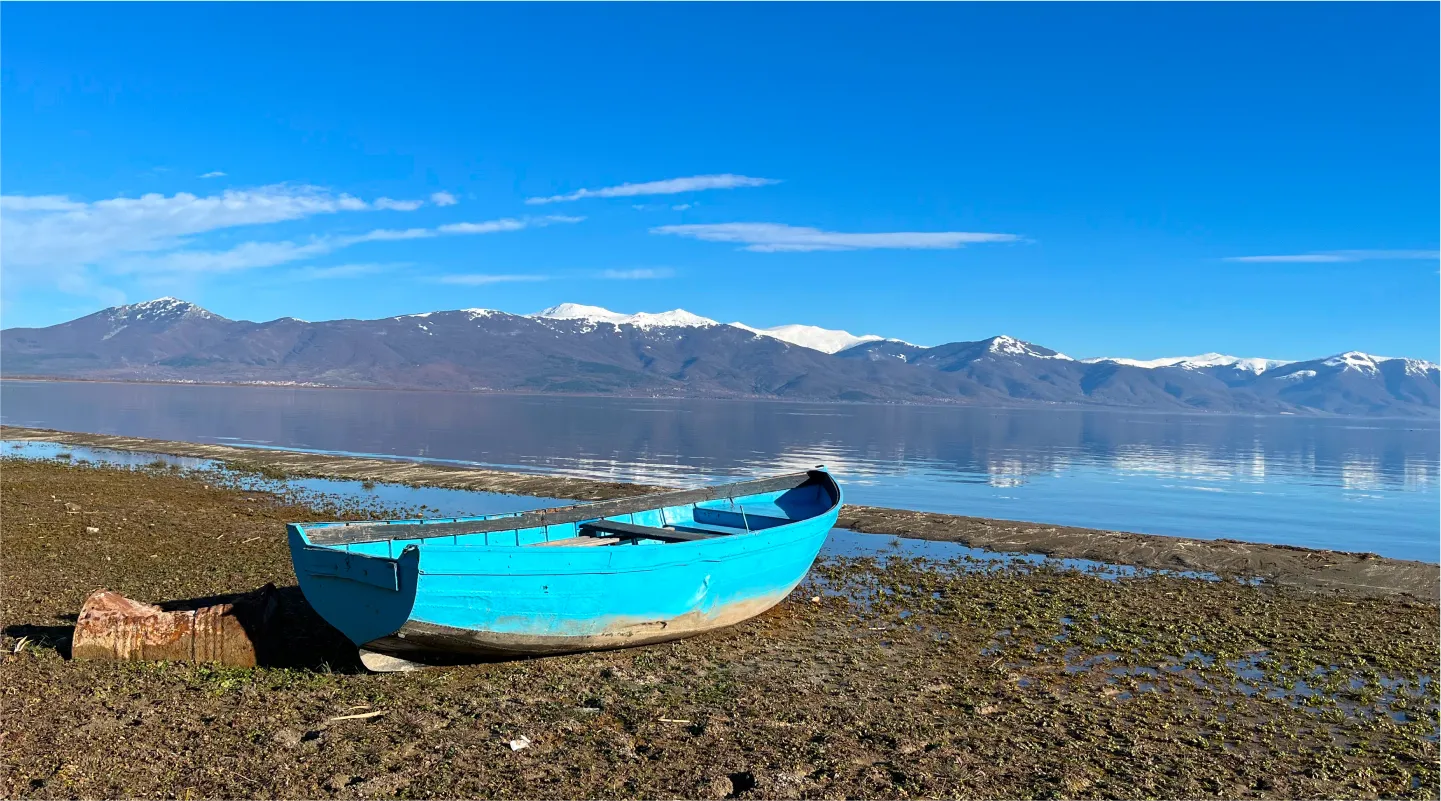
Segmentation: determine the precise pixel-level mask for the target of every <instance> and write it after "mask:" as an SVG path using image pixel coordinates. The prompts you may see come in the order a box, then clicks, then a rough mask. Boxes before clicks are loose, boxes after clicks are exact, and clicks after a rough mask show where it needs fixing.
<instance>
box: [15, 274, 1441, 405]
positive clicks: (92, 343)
mask: <svg viewBox="0 0 1441 801" xmlns="http://www.w3.org/2000/svg"><path fill="white" fill-rule="evenodd" d="M0 369H3V371H4V373H5V374H6V375H8V376H20V375H25V376H47V377H66V378H91V379H112V380H152V381H195V382H218V383H281V384H307V385H325V386H352V387H395V388H400V387H404V388H421V389H444V390H461V391H522V392H561V393H606V394H622V395H661V396H685V397H767V398H789V399H798V400H823V401H882V402H922V403H965V404H972V405H991V406H1017V405H1077V406H1120V407H1132V408H1143V409H1150V410H1157V411H1212V412H1232V413H1279V414H1322V415H1366V416H1405V417H1432V418H1434V417H1436V416H1437V410H1438V404H1441V391H1438V387H1441V371H1438V368H1437V366H1436V365H1435V364H1432V363H1430V362H1426V361H1422V360H1418V359H1404V358H1390V357H1380V356H1372V355H1369V354H1365V353H1360V352H1355V351H1353V352H1348V353H1343V354H1339V355H1335V356H1330V357H1325V358H1319V359H1312V360H1309V361H1297V362H1285V361H1279V360H1271V359H1253V358H1238V357H1232V356H1226V355H1222V354H1216V353H1208V354H1204V355H1201V356H1191V357H1175V358H1168V359H1154V360H1149V361H1141V360H1134V359H1126V358H1119V357H1117V358H1102V359H1073V358H1071V357H1069V356H1066V355H1065V354H1062V353H1058V352H1057V351H1054V350H1051V349H1049V348H1045V347H1042V346H1040V345H1036V344H1032V343H1029V342H1025V341H1022V340H1019V339H1015V338H1012V337H1008V336H995V337H991V338H989V339H983V340H979V341H976V342H950V343H946V344H941V345H936V346H933V347H925V346H921V345H915V344H912V343H909V342H903V341H901V340H897V339H887V338H883V337H881V336H878V335H874V334H868V335H865V336H855V335H852V334H850V333H847V332H845V331H834V330H828V329H823V328H817V327H814V326H806V325H786V326H778V327H775V328H768V329H760V328H753V327H751V326H747V325H744V324H742V323H729V324H727V323H720V322H717V321H715V320H711V319H708V318H705V317H701V316H699V315H695V314H692V313H690V312H687V311H684V310H680V309H676V310H674V311H668V312H661V313H644V312H643V313H640V314H629V315H627V314H619V313H616V312H612V311H609V310H606V309H602V308H599V307H595V306H582V305H578V304H570V303H567V304H562V305H560V306H556V307H553V308H550V309H546V310H545V311H542V312H539V313H536V314H531V315H517V314H509V313H506V312H500V311H495V310H493V309H459V310H455V311H437V312H426V313H422V314H408V315H401V316H398V317H389V318H385V319H380V320H330V321H324V322H307V321H304V320H299V319H296V318H293V317H283V318H280V319H278V320H271V321H269V322H264V323H255V322H248V321H243V320H230V319H226V318H224V317H221V316H219V315H217V314H213V313H211V312H209V311H206V310H205V309H202V308H201V307H199V306H197V305H195V304H193V303H188V302H186V301H183V300H178V299H175V298H160V299H157V300H152V301H147V302H144V303H136V304H131V305H127V306H116V307H112V308H108V309H104V310H101V311H99V312H96V313H94V314H91V315H87V316H85V317H81V318H79V319H76V320H71V321H70V322H66V323H61V324H58V325H53V326H49V327H47V328H10V329H5V330H4V331H0Z"/></svg>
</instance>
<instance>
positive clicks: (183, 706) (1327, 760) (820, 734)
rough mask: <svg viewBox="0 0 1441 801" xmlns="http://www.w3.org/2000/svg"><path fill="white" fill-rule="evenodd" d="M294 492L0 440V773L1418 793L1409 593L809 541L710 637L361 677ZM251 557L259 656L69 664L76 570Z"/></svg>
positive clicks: (344, 785) (112, 580)
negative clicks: (314, 598) (782, 579)
mask: <svg viewBox="0 0 1441 801" xmlns="http://www.w3.org/2000/svg"><path fill="white" fill-rule="evenodd" d="M318 506H319V508H317V503H316V502H315V501H314V500H312V501H310V502H309V504H302V503H300V502H299V501H298V500H297V499H295V498H292V497H282V496H277V495H273V494H268V493H264V492H255V491H246V490H244V489H241V488H238V487H236V486H235V485H234V484H233V482H232V481H230V480H229V479H227V478H225V477H223V476H219V475H216V474H191V473H184V472H180V471H175V470H170V469H166V468H164V467H163V466H161V465H156V466H155V467H152V468H148V469H137V470H124V469H115V468H106V467H97V466H90V465H75V464H73V463H70V462H67V461H50V462H37V461H23V460H18V459H6V460H4V462H3V465H0V534H3V541H0V555H3V567H0V570H3V580H4V585H3V600H0V623H3V631H4V638H3V646H4V654H5V656H3V661H0V698H3V708H0V743H3V748H0V793H3V795H4V796H5V797H121V796H126V797H129V796H195V797H217V796H225V797H311V796H316V797H380V796H388V797H393V796H446V797H461V796H502V797H564V798H578V797H600V796H604V797H616V796H624V797H635V796H641V797H661V796H664V797H676V796H679V797H710V798H717V797H740V798H752V797H776V798H796V797H856V796H861V797H888V798H889V797H914V796H925V797H997V796H1002V797H1200V796H1221V797H1253V796H1255V797H1288V798H1295V797H1306V798H1334V797H1376V796H1388V797H1390V796H1402V797H1418V798H1420V797H1425V798H1435V797H1437V794H1438V792H1441V786H1438V783H1441V779H1438V770H1437V761H1438V757H1441V752H1438V746H1437V730H1438V729H1437V727H1438V718H1437V702H1438V684H1437V682H1436V681H1435V678H1436V675H1437V669H1438V665H1437V654H1438V648H1441V643H1438V633H1437V632H1438V624H1441V620H1438V609H1437V607H1436V606H1435V605H1434V604H1432V603H1429V602H1426V601H1421V600H1417V599H1416V598H1413V597H1408V596H1405V595H1401V596H1392V597H1389V598H1377V597H1370V596H1368V595H1366V594H1363V593H1348V592H1327V593H1314V592H1309V593H1303V592H1302V591H1300V590H1297V589H1292V588H1287V587H1279V588H1278V587H1253V586H1245V585H1243V584H1240V583H1237V582H1232V581H1225V582H1208V581H1203V580H1198V579H1185V578H1177V577H1168V576H1150V577H1144V578H1130V579H1122V580H1108V579H1106V578H1103V577H1100V576H1097V575H1091V574H1086V573H1080V572H1075V571H1061V570H1058V569H1055V568H1053V567H1039V568H1036V567H1026V566H1012V567H1006V568H997V567H987V568H979V567H977V566H976V565H973V564H966V563H961V562H957V563H946V564H936V563H924V562H920V561H917V560H912V559H906V558H903V557H899V556H897V557H892V558H890V559H887V560H885V561H884V562H878V561H876V560H871V559H829V560H825V561H823V562H821V563H819V564H818V565H817V567H816V569H815V570H814V571H813V572H812V577H811V579H810V580H809V582H808V584H807V585H806V586H803V587H802V588H801V589H800V590H798V591H797V592H796V593H795V594H794V595H793V596H792V597H791V598H790V599H789V600H787V601H786V602H784V603H782V604H781V605H780V606H778V607H777V608H776V609H774V610H772V611H771V612H769V613H767V614H765V615H763V616H761V617H760V618H758V619H756V620H753V621H750V622H748V623H746V624H743V625H741V626H737V627H735V628H733V629H730V630H727V631H724V632H720V633H716V634H713V635H708V636H703V637H698V638H694V639H691V640H686V641H682V642H677V643H670V644H665V645H659V646H653V647H647V648H640V649H632V650H625V651H616V652H610V653H601V654H588V655H580V656H566V657H553V658H548V659H538V660H532V661H523V662H506V663H491V664H481V665H473V666H465V667H455V668H443V669H434V670H428V671H423V672H419V673H405V674H388V675H369V674H365V673H363V672H359V670H358V668H357V666H356V664H355V661H354V651H353V649H351V648H347V647H346V645H345V643H344V642H342V641H340V639H339V638H338V636H337V635H336V634H335V633H334V632H333V631H331V630H329V629H328V627H326V626H325V625H324V624H323V623H321V622H319V621H318V620H316V619H315V618H314V617H313V616H312V615H311V614H310V613H309V611H308V609H307V608H306V607H305V605H304V602H303V599H300V598H299V597H298V593H296V592H295V591H294V590H293V584H294V577H293V575H292V573H291V569H290V563H289V555H288V553H287V550H286V545H285V539H284V530H283V524H284V523H285V522H288V521H300V520H314V519H319V518H331V517H334V516H336V515H355V514H365V513H366V512H367V511H368V510H361V509H355V508H338V507H335V506H331V507H329V508H326V507H325V506H324V504H323V503H321V504H318ZM266 582H274V583H276V584H277V585H279V586H281V587H282V588H290V589H283V593H284V595H285V597H286V601H285V605H284V608H283V611H282V616H281V617H282V621H283V623H284V631H285V633H286V637H285V640H284V642H283V647H282V648H279V649H275V650H271V651H269V652H268V653H269V656H268V657H267V660H266V661H267V665H266V666H264V667H260V668H254V669H227V668H217V667H210V666H202V665H188V664H106V663H85V662H72V661H70V660H68V659H67V656H68V632H69V629H70V626H72V625H73V622H74V615H75V613H76V612H77V611H78V609H79V606H80V603H81V601H82V600H83V598H84V597H85V595H86V594H87V593H88V592H90V591H91V590H93V589H96V588H99V587H107V588H109V589H113V590H117V591H120V592H123V593H125V594H127V595H129V596H131V597H134V598H137V599H139V600H144V601H156V602H158V601H180V600H187V599H193V598H198V597H204V596H209V595H215V594H223V593H229V592H237V591H243V590H247V589H252V588H254V587H257V586H260V585H262V584H264V583H266ZM375 713H379V714H375ZM527 743H528V745H526V744H527ZM513 745H518V746H524V747H521V748H519V749H516V748H513Z"/></svg>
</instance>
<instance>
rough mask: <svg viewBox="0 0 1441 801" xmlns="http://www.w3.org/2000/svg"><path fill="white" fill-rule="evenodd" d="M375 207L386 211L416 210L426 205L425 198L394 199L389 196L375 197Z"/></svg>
mask: <svg viewBox="0 0 1441 801" xmlns="http://www.w3.org/2000/svg"><path fill="white" fill-rule="evenodd" d="M374 205H375V208H377V209H383V210H386V211H415V210H416V209H418V208H420V207H421V206H424V205H425V201H423V200H392V199H391V198H388V197H381V198H376V199H375V204H374Z"/></svg>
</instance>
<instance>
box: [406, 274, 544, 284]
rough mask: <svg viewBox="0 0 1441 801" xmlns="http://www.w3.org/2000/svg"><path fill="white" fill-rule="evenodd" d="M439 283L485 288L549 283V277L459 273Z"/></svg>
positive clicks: (440, 278)
mask: <svg viewBox="0 0 1441 801" xmlns="http://www.w3.org/2000/svg"><path fill="white" fill-rule="evenodd" d="M435 280H436V282H437V283H441V284H455V285H459V286H485V285H486V284H513V283H523V282H530V281H549V280H550V276H548V275H496V274H490V273H458V274H455V275H442V276H439V277H437V278H436V279H435Z"/></svg>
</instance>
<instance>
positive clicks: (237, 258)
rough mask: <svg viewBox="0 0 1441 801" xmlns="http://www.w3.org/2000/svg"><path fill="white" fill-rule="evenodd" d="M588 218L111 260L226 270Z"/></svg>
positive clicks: (157, 268)
mask: <svg viewBox="0 0 1441 801" xmlns="http://www.w3.org/2000/svg"><path fill="white" fill-rule="evenodd" d="M584 219H585V218H584V217H526V218H520V219H511V218H505V219H500V220H489V221H487V222H474V223H452V224H450V225H442V226H440V227H439V228H406V229H402V230H396V229H389V228H379V229H376V230H374V231H369V232H367V233H364V234H356V235H353V236H327V237H319V238H316V239H313V240H311V241H310V242H304V243H299V242H246V243H243V244H240V245H237V246H235V247H233V248H231V249H229V250H223V251H200V250H180V251H175V252H173V253H166V254H163V255H160V256H137V257H131V258H126V259H121V260H119V261H117V262H115V263H114V264H112V265H110V272H113V273H117V274H121V275H133V274H143V273H162V274H165V273H170V274H173V273H226V272H234V271H237V270H250V269H258V268H263V267H275V266H278V265H281V264H287V263H290V262H294V261H300V260H302V259H308V258H312V257H315V256H321V255H325V254H327V253H333V252H335V251H337V250H340V249H342V248H348V247H351V246H354V245H359V244H363V243H366V242H401V241H406V240H412V239H432V238H435V237H439V236H469V235H476V234H492V233H500V232H504V231H519V230H522V229H525V228H543V227H545V226H548V225H553V224H556V223H575V222H580V221H582V220H584Z"/></svg>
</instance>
